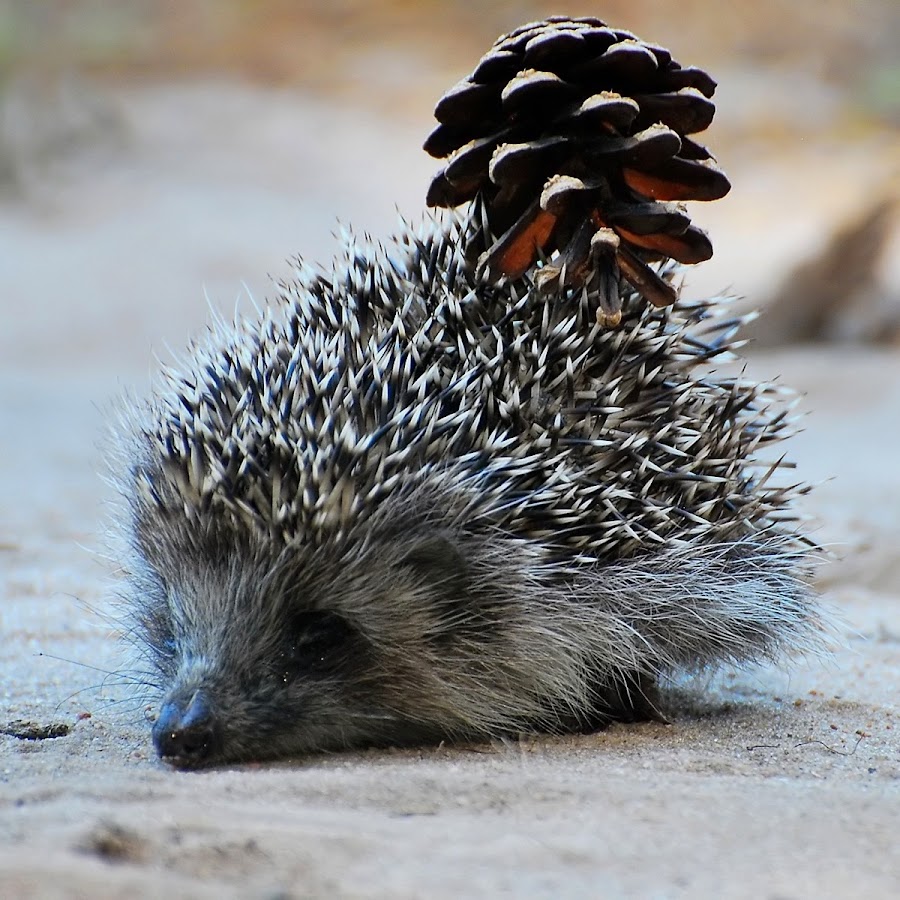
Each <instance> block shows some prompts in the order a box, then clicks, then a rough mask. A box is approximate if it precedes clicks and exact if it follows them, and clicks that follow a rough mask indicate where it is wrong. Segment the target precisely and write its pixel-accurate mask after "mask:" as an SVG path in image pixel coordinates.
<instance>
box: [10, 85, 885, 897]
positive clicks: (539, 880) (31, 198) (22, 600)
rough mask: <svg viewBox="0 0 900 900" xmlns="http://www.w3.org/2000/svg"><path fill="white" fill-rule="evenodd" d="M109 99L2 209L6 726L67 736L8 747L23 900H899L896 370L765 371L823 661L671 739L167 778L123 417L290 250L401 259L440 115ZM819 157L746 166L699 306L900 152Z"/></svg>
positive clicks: (171, 93) (544, 744)
mask: <svg viewBox="0 0 900 900" xmlns="http://www.w3.org/2000/svg"><path fill="white" fill-rule="evenodd" d="M104 102H109V103H111V104H112V105H111V107H110V108H111V109H112V110H113V111H114V116H113V120H114V121H115V122H117V123H118V125H117V126H116V128H115V129H114V133H113V135H112V137H109V138H108V139H104V140H103V141H100V142H98V144H97V145H96V146H94V147H93V148H92V150H91V152H90V153H87V154H84V155H83V156H77V157H76V158H75V159H73V160H70V161H69V162H68V163H67V164H66V166H64V167H55V168H54V167H51V169H49V170H46V171H44V170H40V169H35V170H34V171H30V172H28V173H26V175H27V177H26V179H25V184H24V189H23V191H22V192H21V194H20V195H19V196H10V197H8V198H6V200H5V201H4V202H3V204H2V205H0V304H2V306H0V312H2V318H0V461H2V465H0V498H2V501H0V503H2V505H0V635H2V643H0V725H2V724H3V722H5V721H7V720H9V721H12V720H18V719H21V720H28V721H31V722H35V723H38V724H51V723H67V724H69V725H71V726H73V727H72V731H71V733H70V734H69V735H68V736H66V737H60V738H57V739H48V740H36V741H29V740H21V739H17V738H15V737H12V736H0V896H3V897H11V898H12V897H15V898H27V897H42V898H43V897H66V898H69V897H79V898H80V897H158V896H167V897H232V896H233V897H252V898H288V897H297V898H299V897H330V896H345V897H457V896H485V897H491V896H514V897H521V896H534V897H561V896H565V897H754V898H759V897H766V898H773V900H774V898H780V900H785V898H806V897H817V898H826V897H836V898H837V897H841V898H843V897H862V896H865V897H869V898H878V897H885V898H888V897H897V896H900V853H898V849H897V843H896V841H897V834H898V833H900V710H898V688H900V556H898V553H897V547H898V546H900V475H898V471H897V467H896V461H897V447H898V445H900V353H898V352H897V351H893V352H892V351H888V350H881V351H874V350H871V349H866V348H848V347H831V348H811V349H788V350H784V351H781V352H779V353H777V354H776V353H770V354H766V355H757V356H755V357H754V358H753V359H752V361H751V371H752V372H753V373H755V374H757V375H760V376H761V377H767V378H770V377H774V376H776V375H781V376H783V378H782V380H783V381H784V382H785V383H787V384H790V385H793V386H794V387H796V388H797V389H799V390H800V391H801V392H802V393H803V394H804V395H805V398H804V400H803V403H802V409H803V411H804V412H806V413H808V416H807V418H806V421H805V423H804V429H805V430H804V431H803V433H802V434H800V435H799V436H798V437H797V439H796V440H795V441H794V442H793V444H792V447H791V450H792V454H793V456H794V457H795V458H796V459H797V461H798V463H799V471H800V474H801V476H802V477H803V478H805V479H807V480H808V481H812V482H822V483H821V484H820V486H819V488H818V489H817V490H816V491H815V492H814V493H813V494H812V495H811V497H810V498H809V500H808V503H807V511H808V512H809V513H810V514H811V515H813V516H814V517H815V518H816V519H817V521H818V523H819V525H818V536H819V538H820V539H821V540H822V541H823V542H825V543H827V544H828V545H829V546H831V547H832V549H833V550H834V552H835V553H836V554H837V555H838V556H839V557H840V558H839V559H838V560H837V561H835V562H833V563H831V564H829V565H827V566H826V567H824V568H823V570H822V572H821V577H820V582H821V587H822V589H823V591H824V592H825V594H826V600H827V602H828V603H829V604H831V605H832V606H833V607H834V609H835V610H836V612H837V614H838V615H839V616H840V618H841V624H840V625H839V626H837V629H836V636H837V644H838V646H837V649H836V650H835V653H834V656H833V658H831V659H828V660H821V661H820V660H813V661H808V662H805V663H802V664H801V665H800V666H798V667H797V668H794V669H792V670H791V671H790V672H782V671H776V670H774V669H773V670H762V671H753V672H749V673H748V672H725V673H722V674H721V675H720V676H719V677H717V678H716V679H713V680H711V681H709V682H708V683H704V684H697V683H692V684H687V685H681V686H679V687H678V688H677V689H676V690H674V691H673V693H672V695H671V697H670V700H671V705H672V718H673V724H671V725H669V726H664V725H659V724H651V725H642V726H635V727H615V728H612V729H610V730H609V731H607V732H604V733H600V734H596V735H592V736H587V737H573V738H566V739H559V738H538V739H527V740H523V741H521V742H517V743H509V744H497V745H495V746H478V747H467V748H452V749H451V748H437V749H426V750H421V751H404V752H368V753H361V754H341V755H331V756H324V757H319V758H312V759H305V760H300V761H296V762H292V763H284V764H277V765H266V766H245V767H239V768H230V769H223V770H218V771H211V772H202V773H197V774H184V773H178V772H173V771H170V770H168V769H167V768H166V767H164V766H163V765H161V764H160V763H158V762H157V761H156V760H155V759H154V757H153V755H152V752H151V750H150V748H149V729H148V724H147V722H146V721H145V712H146V711H145V710H144V708H143V706H142V704H141V703H140V702H138V701H136V700H134V699H133V693H132V694H131V695H130V694H129V691H128V690H127V689H124V690H123V689H122V688H117V687H116V686H115V682H116V680H117V679H116V678H112V679H107V678H105V677H104V675H103V672H104V671H115V670H116V669H117V667H118V666H120V665H121V663H120V660H119V655H118V643H117V640H116V635H115V633H114V629H113V628H112V627H111V626H110V625H109V623H108V619H107V618H105V617H107V616H108V615H109V614H110V612H111V611H113V610H114V587H115V585H114V582H113V579H112V576H111V574H110V573H111V567H110V565H109V564H107V563H106V562H105V561H104V560H103V559H102V557H101V556H99V555H98V548H100V546H101V544H102V540H101V532H102V521H103V517H104V515H105V513H104V503H105V501H106V500H107V499H108V496H107V493H106V488H105V487H104V485H103V483H102V482H101V480H100V478H99V476H98V472H99V470H100V469H101V468H102V465H101V462H100V458H99V455H98V451H97V449H96V448H97V443H98V440H99V437H100V435H101V432H102V424H103V420H104V416H105V415H106V410H107V408H108V404H109V402H110V398H112V397H115V396H116V395H117V394H118V393H119V392H120V391H121V390H123V389H125V388H134V389H137V390H145V389H146V386H147V382H148V377H149V375H148V373H149V372H150V371H152V368H153V365H154V363H153V361H152V353H154V352H155V353H159V354H161V355H163V356H165V355H166V349H165V347H166V342H169V344H170V345H171V346H172V347H174V348H175V349H176V350H178V349H179V348H181V347H182V346H184V344H185V343H186V341H187V339H188V336H189V335H190V334H191V333H193V332H196V331H197V330H199V329H200V328H202V327H203V323H204V321H205V320H206V318H207V315H208V306H207V300H206V299H204V289H205V291H206V293H207V294H208V296H209V298H210V299H209V302H210V303H212V304H213V305H214V306H215V307H217V308H220V309H224V310H226V311H229V312H230V311H231V310H232V309H233V308H234V306H235V303H237V302H238V301H239V298H240V297H241V296H243V298H244V299H243V300H240V305H241V307H242V308H244V309H248V308H249V304H248V301H247V299H246V293H247V292H248V291H249V292H250V293H252V294H253V296H254V297H256V298H257V300H258V301H260V302H261V301H262V300H263V299H264V297H265V295H266V292H267V279H266V275H267V273H275V274H283V273H284V272H285V271H286V266H285V263H284V259H285V258H286V257H288V256H290V255H291V254H293V253H295V252H297V251H300V250H302V251H303V252H304V254H305V255H307V256H308V257H309V258H311V259H328V258H329V256H330V255H331V253H332V252H333V250H334V247H335V241H334V239H333V237H332V236H331V231H332V230H333V228H334V221H335V219H336V218H339V219H341V220H343V221H347V222H349V221H351V220H352V221H353V223H354V224H355V225H356V226H357V227H358V228H359V229H360V230H363V229H368V230H371V231H372V232H373V233H374V234H376V235H386V234H387V233H389V232H390V231H391V230H392V228H393V223H394V220H395V216H396V212H395V209H394V204H395V203H396V204H397V205H398V206H399V208H400V210H401V211H403V212H405V213H407V214H409V215H415V214H416V213H417V211H418V210H419V209H420V206H421V201H420V199H419V198H420V197H421V196H422V194H423V191H424V186H425V184H426V183H427V179H428V176H429V174H430V172H431V170H432V163H431V162H430V161H429V160H428V159H427V158H425V157H424V154H421V153H417V152H416V149H417V147H418V145H419V142H420V140H421V137H422V135H423V133H425V132H426V131H427V129H428V124H427V121H428V120H427V118H426V117H425V114H423V115H422V116H421V117H417V112H418V111H410V112H409V113H408V114H406V115H401V116H398V117H397V118H396V120H394V121H391V122H386V121H385V120H384V119H383V117H381V116H380V115H378V114H376V113H375V112H374V111H366V110H362V109H356V108H350V107H339V108H334V107H332V106H329V105H328V104H326V103H324V102H323V101H320V100H315V99H311V98H308V97H303V96H301V95H298V94H292V93H288V92H286V91H285V92H277V91H271V90H268V91H263V90H258V89H253V88H249V87H245V86H240V85H236V84H232V85H229V84H223V83H217V84H212V83H206V82H202V81H201V82H197V83H195V84H191V85H181V86H179V87H177V88H169V87H165V86H163V87H154V88H146V87H145V88H138V87H127V86H123V87H120V88H118V89H116V90H115V91H113V92H112V93H111V94H110V96H109V97H108V98H106V100H105V101H104ZM720 102H722V103H724V100H722V101H720ZM426 112H427V111H426ZM250 122H252V127H249V126H248V123H250ZM802 152H803V151H802V148H801V149H800V150H798V151H797V155H796V156H792V155H791V154H787V155H785V154H782V155H781V156H779V157H778V158H777V159H776V158H772V157H769V158H763V157H758V156H757V155H755V154H754V153H752V152H750V151H749V150H747V151H745V152H744V153H743V154H741V153H738V154H736V155H735V159H734V161H733V162H731V163H730V164H729V171H730V173H731V175H732V178H733V181H734V184H735V191H734V192H733V193H732V195H731V197H729V198H728V199H727V200H726V201H723V202H722V203H721V204H717V205H716V206H715V207H714V208H713V207H711V208H710V209H709V210H708V211H707V210H703V211H701V212H700V214H699V215H698V218H699V219H700V221H701V222H702V223H703V224H705V225H706V226H707V227H709V228H710V229H711V231H712V233H713V236H714V238H715V242H716V257H715V258H714V260H713V261H711V263H710V264H708V265H707V266H705V267H703V268H702V269H700V270H698V271H697V272H696V273H691V274H690V276H689V285H690V286H689V291H690V292H692V293H699V292H700V291H704V290H718V289H721V288H724V287H728V286H732V287H733V288H734V289H735V290H736V291H738V292H741V293H745V294H747V295H749V296H751V297H754V296H761V295H763V294H764V293H765V291H766V290H768V289H769V288H771V286H772V285H773V284H775V283H776V282H777V280H778V278H779V277H780V276H781V275H782V274H783V272H784V271H785V269H786V267H788V266H789V265H790V264H791V263H792V261H793V260H795V259H796V258H797V257H798V256H801V255H802V254H803V253H804V252H806V251H807V250H809V249H811V248H813V247H815V246H816V244H817V243H819V242H820V241H821V223H822V222H823V221H826V220H829V219H830V218H832V217H833V216H834V215H835V214H836V213H839V212H841V211H843V210H852V209H853V208H854V203H855V201H856V199H857V198H858V197H859V196H861V195H863V194H865V193H866V191H867V190H869V188H870V187H871V186H872V185H873V184H877V183H879V179H880V178H882V177H883V176H884V173H885V171H886V167H887V165H888V163H889V162H890V160H891V157H892V154H891V152H890V150H889V148H886V147H885V146H884V144H883V141H880V139H873V140H872V141H870V142H866V141H859V142H856V143H854V144H852V145H845V146H844V145H840V144H835V146H834V147H833V148H832V150H831V152H829V153H827V154H822V155H819V156H817V157H816V158H815V160H812V158H810V157H803V155H802ZM885 161H887V162H885ZM882 163H883V164H882ZM811 165H815V166H816V173H817V178H802V179H798V178H796V177H795V176H796V172H797V171H798V168H803V169H804V170H805V171H806V172H808V171H809V169H808V167H809V166H811ZM823 186H827V189H825V188H824V187H823ZM748 247H749V248H751V249H752V253H753V255H752V257H751V256H750V255H749V253H748ZM41 654H49V655H41ZM56 657H63V658H64V659H57V658H56ZM64 660H70V661H71V662H66V661H64ZM91 667H96V669H94V668H91ZM98 670H99V671H98ZM104 682H106V683H105V684H104ZM86 714H89V715H86Z"/></svg>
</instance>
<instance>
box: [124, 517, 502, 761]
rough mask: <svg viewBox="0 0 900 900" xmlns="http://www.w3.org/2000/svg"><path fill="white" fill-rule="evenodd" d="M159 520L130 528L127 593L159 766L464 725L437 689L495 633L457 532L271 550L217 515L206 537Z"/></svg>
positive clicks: (188, 523) (181, 523)
mask: <svg viewBox="0 0 900 900" xmlns="http://www.w3.org/2000/svg"><path fill="white" fill-rule="evenodd" d="M155 512H156V514H155V515H154V517H153V519H152V522H150V521H147V522H145V523H144V524H142V525H138V526H137V528H136V529H135V534H136V536H137V539H138V540H139V541H140V543H141V546H140V547H139V548H138V549H139V554H138V559H139V560H141V564H140V565H139V566H136V567H135V572H134V573H133V574H132V578H131V581H132V585H131V590H132V591H133V592H134V594H135V598H134V599H135V601H136V603H135V606H136V607H139V608H140V609H141V610H142V615H141V617H140V619H139V621H138V629H137V632H138V635H137V636H138V637H139V641H140V644H141V645H142V646H144V647H145V648H147V649H148V651H149V656H150V659H151V662H152V665H153V667H154V668H155V670H156V672H158V676H159V683H160V687H161V688H162V698H161V702H160V708H159V717H158V719H157V721H156V724H155V725H154V728H153V741H154V744H155V747H156V750H157V753H158V754H159V756H160V757H162V758H163V759H165V760H166V761H167V762H170V763H172V764H174V765H176V766H179V767H183V768H192V767H198V766H203V765H211V764H217V763H222V762H229V761H240V760H258V759H264V758H272V757H285V756H292V755H297V754H302V753H306V752H309V751H313V750H322V749H329V748H339V747H347V746H360V745H367V744H378V743H384V742H388V741H389V742H390V743H395V744H396V743H405V742H412V741H421V740H428V739H431V738H433V737H435V736H436V735H437V734H438V733H442V732H443V731H453V730H454V729H455V730H457V731H465V730H466V727H465V724H464V723H462V722H459V721H455V720H454V718H453V716H454V711H455V710H444V711H440V710H435V709H434V698H435V697H436V696H441V692H439V691H436V690H435V687H434V684H433V682H434V681H435V680H436V679H438V678H448V679H449V680H450V681H451V682H452V681H453V677H454V675H453V671H454V663H453V660H454V659H455V658H456V659H459V660H463V659H465V658H466V657H467V656H468V655H469V654H470V653H471V648H472V646H473V642H474V643H475V644H477V643H478V642H482V643H485V644H490V643H491V642H496V641H497V640H498V635H497V629H496V628H494V627H493V626H492V624H491V621H489V617H488V616H487V615H486V614H485V610H484V609H483V608H482V604H480V601H479V600H478V598H477V597H476V596H475V594H474V593H473V591H472V590H471V588H472V586H473V585H472V582H471V578H470V573H469V571H468V563H467V560H466V557H465V555H464V552H463V551H462V550H461V549H460V548H459V546H458V542H457V540H456V538H455V536H453V535H449V534H447V533H445V532H441V531H439V530H436V529H434V528H433V527H427V526H426V527H420V526H413V527H412V528H409V529H403V531H402V533H392V532H391V531H383V532H382V533H381V534H380V536H378V537H377V538H374V539H373V538H372V537H371V536H370V537H369V539H368V540H366V541H364V542H362V544H357V543H354V541H353V540H352V538H351V539H350V540H349V542H344V543H341V544H338V543H335V544H333V545H330V546H325V547H317V548H315V550H314V551H312V550H310V549H308V548H305V547H303V546H302V545H300V544H293V545H287V546H283V547H281V548H280V550H278V552H277V553H273V546H272V543H271V542H267V541H264V540H259V539H257V538H255V537H254V536H252V535H251V534H249V533H246V532H242V531H241V530H240V529H236V528H234V527H232V526H228V527H225V526H223V524H222V522H221V521H219V520H213V522H212V524H207V525H205V526H203V527H201V526H200V525H199V524H198V523H197V522H196V521H194V522H193V523H192V520H191V518H190V517H184V516H172V517H168V516H166V517H163V516H160V514H159V510H156V511H155ZM160 523H167V524H168V527H165V528H160ZM154 529H155V530H154ZM186 559H190V560H191V561H192V562H191V565H190V566H189V567H185V564H184V561H185V560H186ZM464 647H467V648H468V652H466V651H465V650H464V649H463V648H464ZM436 723H440V724H439V725H436Z"/></svg>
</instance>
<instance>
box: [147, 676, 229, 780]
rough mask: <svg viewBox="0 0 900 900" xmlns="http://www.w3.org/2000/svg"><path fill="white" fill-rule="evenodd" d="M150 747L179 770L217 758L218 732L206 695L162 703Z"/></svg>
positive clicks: (193, 695)
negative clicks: (152, 746) (154, 748)
mask: <svg viewBox="0 0 900 900" xmlns="http://www.w3.org/2000/svg"><path fill="white" fill-rule="evenodd" d="M153 745H154V747H156V752H157V754H158V756H159V757H160V759H163V760H165V761H166V762H168V763H171V764H172V765H174V766H178V767H179V768H193V767H196V766H199V765H202V764H203V763H204V762H206V761H207V760H209V759H210V758H213V757H215V756H216V754H217V753H218V752H219V750H220V749H221V747H220V745H221V729H220V728H219V727H218V723H217V719H216V716H215V713H214V712H213V709H212V706H211V704H210V702H209V699H208V697H207V696H206V694H205V692H203V691H199V690H198V691H194V692H193V694H191V695H189V696H186V697H176V698H174V699H170V700H167V701H166V702H165V703H164V704H163V706H162V708H161V709H160V711H159V718H158V719H157V720H156V723H155V724H154V726H153Z"/></svg>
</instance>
